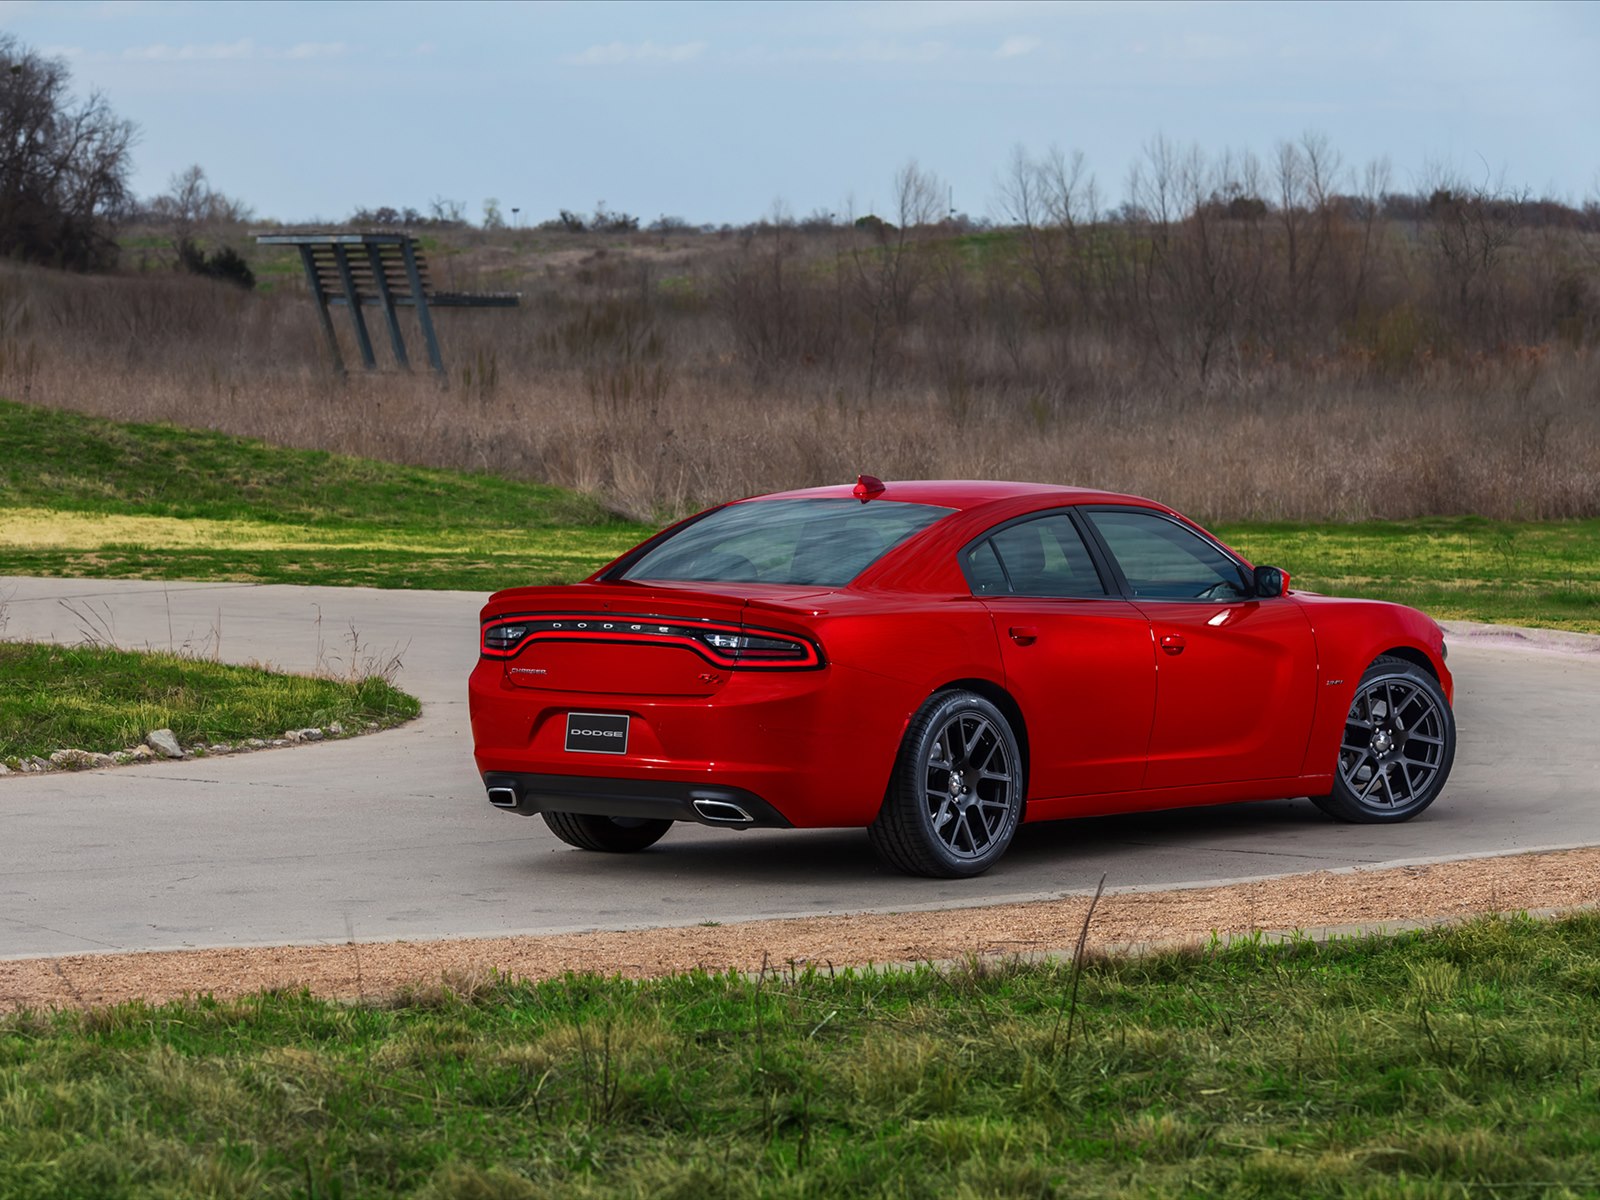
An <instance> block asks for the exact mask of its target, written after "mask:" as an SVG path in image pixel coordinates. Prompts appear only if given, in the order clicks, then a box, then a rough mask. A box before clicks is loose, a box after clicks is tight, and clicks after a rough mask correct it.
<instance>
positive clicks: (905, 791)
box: [867, 691, 1026, 879]
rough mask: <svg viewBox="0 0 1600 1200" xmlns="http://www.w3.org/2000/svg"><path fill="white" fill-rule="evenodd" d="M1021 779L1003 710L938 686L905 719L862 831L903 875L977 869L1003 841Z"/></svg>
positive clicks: (1018, 808)
mask: <svg viewBox="0 0 1600 1200" xmlns="http://www.w3.org/2000/svg"><path fill="white" fill-rule="evenodd" d="M1023 785H1024V780H1023V770H1022V754H1021V751H1020V750H1019V748H1018V746H1017V739H1016V735H1015V734H1014V733H1013V732H1012V730H1011V725H1010V723H1009V722H1008V721H1007V720H1006V718H1005V716H1004V714H1002V713H1001V711H1000V710H999V709H998V708H996V707H995V706H994V705H993V704H991V703H989V701H987V700H985V699H984V698H983V697H982V696H979V695H976V694H975V693H973V692H965V691H952V692H940V693H939V694H937V695H935V696H933V697H931V698H930V699H929V700H928V702H927V703H926V704H924V705H923V706H922V708H921V709H920V710H919V711H918V713H917V715H916V716H915V717H914V718H912V721H911V725H910V727H909V728H908V729H907V730H906V737H905V742H904V743H903V744H902V746H901V748H900V758H899V760H898V761H897V762H896V763H895V769H894V776H893V778H892V780H891V781H890V784H889V793H888V795H887V796H885V797H884V801H883V808H882V809H881V810H880V811H879V813H878V819H877V820H876V821H874V822H873V823H872V824H871V825H869V826H868V827H867V835H868V837H869V838H870V839H871V841H872V848H873V849H874V850H876V851H877V852H878V856H879V857H880V858H882V859H883V860H884V861H885V862H886V863H888V864H889V865H890V866H892V867H894V868H895V869H896V870H900V871H904V872H906V874H908V875H929V876H932V877H934V878H939V879H958V878H962V877H965V876H971V875H979V874H982V873H983V872H984V871H987V870H988V869H989V868H990V867H991V866H993V865H994V864H995V862H997V861H998V860H999V858H1000V856H1001V855H1002V854H1004V853H1005V852H1006V847H1007V846H1009V845H1010V844H1011V836H1012V835H1013V834H1014V833H1016V831H1017V824H1018V822H1019V821H1020V820H1021V819H1022V801H1023V797H1024V796H1025V795H1026V791H1025V789H1024V786H1023Z"/></svg>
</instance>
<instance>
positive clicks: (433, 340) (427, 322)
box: [400, 238, 448, 378]
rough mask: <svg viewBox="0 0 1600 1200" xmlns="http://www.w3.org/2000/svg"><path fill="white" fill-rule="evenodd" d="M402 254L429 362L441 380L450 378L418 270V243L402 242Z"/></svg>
mask: <svg viewBox="0 0 1600 1200" xmlns="http://www.w3.org/2000/svg"><path fill="white" fill-rule="evenodd" d="M400 253H401V254H402V255H403V256H404V258H405V263H406V278H407V279H409V280H410V281H411V295H412V296H413V297H415V302H416V306H417V323H418V324H419V325H421V326H422V340H423V341H424V342H426V343H427V344H428V361H429V362H430V363H431V364H433V369H434V370H435V371H437V372H438V373H439V375H440V377H441V378H448V376H446V375H445V372H444V359H443V358H442V357H440V355H439V338H438V336H437V335H435V333H434V332H433V317H432V316H430V315H429V313H428V297H427V294H426V292H425V291H424V290H423V287H422V272H421V271H419V270H417V250H416V243H415V242H413V241H411V240H410V239H409V238H408V239H407V240H405V241H404V242H401V243H400Z"/></svg>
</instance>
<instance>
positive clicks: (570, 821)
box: [540, 812, 672, 854]
mask: <svg viewBox="0 0 1600 1200" xmlns="http://www.w3.org/2000/svg"><path fill="white" fill-rule="evenodd" d="M540 816H542V817H544V823H545V824H546V825H548V826H550V832H551V833H553V834H555V835H556V836H557V837H558V838H560V839H561V840H562V841H563V842H565V843H566V844H567V845H569V846H576V847H578V849H580V850H606V851H609V852H610V853H612V854H631V853H632V852H633V851H635V850H643V849H644V848H645V847H646V846H653V845H655V844H656V843H657V842H659V841H660V840H661V836H662V835H663V834H664V833H666V832H667V830H669V829H671V828H672V822H671V821H666V820H658V819H655V818H647V817H597V816H593V815H591V814H589V813H564V812H547V813H541V814H540Z"/></svg>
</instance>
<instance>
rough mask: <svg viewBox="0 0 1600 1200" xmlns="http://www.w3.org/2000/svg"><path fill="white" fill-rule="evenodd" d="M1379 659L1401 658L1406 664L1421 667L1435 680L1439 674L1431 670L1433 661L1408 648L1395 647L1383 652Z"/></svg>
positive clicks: (1419, 651)
mask: <svg viewBox="0 0 1600 1200" xmlns="http://www.w3.org/2000/svg"><path fill="white" fill-rule="evenodd" d="M1379 657H1383V658H1403V659H1405V661H1406V662H1408V663H1411V664H1413V665H1415V666H1418V667H1421V668H1422V669H1423V670H1424V671H1426V672H1427V673H1428V674H1429V675H1431V676H1433V678H1434V679H1435V680H1437V679H1438V678H1439V672H1437V671H1435V670H1434V669H1433V660H1432V659H1430V658H1429V657H1428V656H1427V655H1426V654H1424V653H1423V652H1422V651H1421V650H1414V649H1412V648H1411V647H1410V646H1396V647H1395V648H1394V649H1392V650H1385V651H1384V652H1383V653H1382V655H1380V656H1379Z"/></svg>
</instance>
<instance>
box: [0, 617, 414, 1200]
mask: <svg viewBox="0 0 1600 1200" xmlns="http://www.w3.org/2000/svg"><path fill="white" fill-rule="evenodd" d="M0 679H4V680H5V686H4V687H0V761H6V760H9V763H10V765H11V766H12V767H15V766H16V765H17V760H18V759H20V758H23V757H25V756H27V755H34V754H37V755H48V754H50V753H51V751H54V750H63V749H68V748H71V749H77V750H90V751H96V752H99V753H102V754H109V753H112V752H114V751H117V750H121V749H123V748H124V747H127V746H132V745H136V744H137V743H138V742H140V741H141V740H142V739H143V738H144V736H145V734H146V733H148V732H150V731H151V730H152V729H171V730H172V731H173V732H174V733H175V734H176V735H177V737H178V741H179V742H181V743H182V744H183V745H185V746H187V745H190V744H191V743H194V742H206V743H215V742H238V741H241V740H243V739H245V738H252V737H255V738H273V737H281V736H282V735H283V731H284V730H286V729H303V728H306V727H307V726H313V725H314V726H319V727H326V726H327V725H330V724H332V723H333V722H335V721H337V722H339V723H340V724H342V725H344V726H345V727H346V728H349V729H361V728H363V727H364V726H365V725H366V724H367V723H368V722H377V723H378V724H379V725H394V724H398V723H399V722H401V721H405V720H409V719H410V718H412V717H414V716H416V715H417V712H418V704H417V701H416V700H415V699H414V698H413V697H411V696H408V695H406V694H405V693H404V692H401V691H399V690H397V689H395V688H394V687H391V686H390V685H389V684H388V683H387V682H385V681H384V680H383V679H381V678H379V677H377V676H369V677H367V678H362V679H354V680H339V679H323V678H312V677H308V676H304V675H285V674H280V673H277V672H272V671H265V670H261V669H259V668H255V667H239V666H229V665H227V664H225V663H217V662H206V661H202V660H199V659H195V658H190V657H185V656H181V655H177V654H170V653H154V654H139V653H131V652H128V651H123V650H110V649H105V648H102V647H97V646H58V645H39V644H32V643H27V642H0ZM4 1194H6V1193H5V1190H4V1189H3V1188H0V1195H4Z"/></svg>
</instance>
